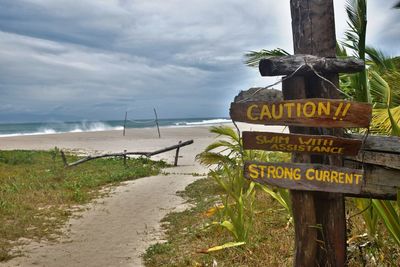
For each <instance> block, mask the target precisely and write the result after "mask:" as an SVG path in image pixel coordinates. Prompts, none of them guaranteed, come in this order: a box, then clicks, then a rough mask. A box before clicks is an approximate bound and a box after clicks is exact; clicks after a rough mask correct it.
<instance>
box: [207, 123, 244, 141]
mask: <svg viewBox="0 0 400 267" xmlns="http://www.w3.org/2000/svg"><path fill="white" fill-rule="evenodd" d="M210 132H211V133H215V134H217V135H218V136H225V137H230V138H231V139H232V140H234V141H235V142H239V136H238V134H237V133H236V131H235V130H233V129H232V128H231V127H229V126H212V127H211V128H210Z"/></svg>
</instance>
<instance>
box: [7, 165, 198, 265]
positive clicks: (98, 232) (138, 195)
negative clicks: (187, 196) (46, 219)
mask: <svg viewBox="0 0 400 267" xmlns="http://www.w3.org/2000/svg"><path fill="white" fill-rule="evenodd" d="M174 171H175V172H176V171H179V168H178V169H174ZM195 179H196V178H195V177H193V176H189V175H168V176H162V175H160V176H153V177H147V178H142V179H138V180H135V181H130V182H127V183H125V185H123V186H119V187H117V188H116V189H115V190H114V193H113V194H112V195H111V196H110V197H107V198H105V199H102V200H100V201H98V202H99V203H97V204H92V205H90V209H89V210H88V211H86V212H83V213H82V217H81V218H76V219H71V220H70V222H69V223H68V225H69V226H68V227H66V229H67V231H68V233H67V234H66V236H65V237H62V238H61V240H60V242H59V243H56V244H47V243H32V244H30V245H28V246H27V247H25V248H24V249H25V250H26V251H28V253H27V254H26V255H27V256H26V257H19V258H16V259H14V260H11V261H9V262H8V263H6V264H2V265H0V266H62V267H65V266H82V267H83V266H142V262H141V257H140V256H141V254H142V253H143V252H144V251H145V250H146V248H147V246H148V245H149V244H151V243H155V242H157V240H159V239H160V238H162V231H161V229H160V225H159V221H160V220H161V219H162V218H163V217H164V216H165V215H166V214H167V213H168V212H170V211H173V210H177V209H179V208H182V207H184V206H182V203H183V200H182V198H180V197H177V196H176V191H178V190H182V189H184V188H185V186H186V185H187V184H189V183H191V182H193V181H194V180H195Z"/></svg>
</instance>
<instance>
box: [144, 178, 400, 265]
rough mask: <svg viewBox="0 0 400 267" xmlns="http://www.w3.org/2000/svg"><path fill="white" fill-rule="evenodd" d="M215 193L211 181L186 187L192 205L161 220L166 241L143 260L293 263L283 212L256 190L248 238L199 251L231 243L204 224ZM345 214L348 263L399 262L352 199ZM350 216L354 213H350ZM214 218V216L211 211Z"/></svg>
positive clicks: (156, 262) (151, 262)
mask: <svg viewBox="0 0 400 267" xmlns="http://www.w3.org/2000/svg"><path fill="white" fill-rule="evenodd" d="M220 193H223V192H222V191H220V189H219V187H218V185H216V184H215V182H214V180H212V179H202V180H199V181H196V182H195V183H193V184H191V185H189V186H188V187H187V188H186V190H185V191H184V192H181V195H182V196H184V197H185V198H187V199H188V201H189V202H190V203H192V204H194V206H193V208H191V209H190V210H186V211H183V212H179V213H170V214H169V215H167V217H165V218H164V222H165V229H166V235H167V242H166V243H157V244H155V245H153V246H151V247H150V248H149V249H148V250H147V252H146V253H145V255H144V259H145V264H146V266H149V267H153V266H154V267H155V266H213V262H217V264H218V266H219V267H220V266H292V264H293V248H294V229H293V226H292V225H290V224H289V225H288V224H287V223H288V217H287V213H286V211H285V210H284V209H282V207H281V206H280V205H279V204H278V203H277V202H276V201H274V200H273V199H272V198H271V197H270V196H268V195H266V194H263V193H259V194H257V200H256V203H257V204H256V205H257V208H256V211H257V212H256V213H257V214H256V218H255V222H254V230H253V234H252V235H251V240H250V242H249V243H248V244H247V245H245V246H243V247H236V248H228V249H225V250H221V251H218V252H213V253H209V254H203V253H199V251H201V250H204V249H206V248H209V247H213V246H216V245H221V244H223V243H225V242H228V241H233V240H232V238H231V236H230V235H229V234H228V231H226V230H224V229H222V228H217V227H215V226H209V224H210V223H211V222H212V220H213V219H215V220H217V218H207V217H205V216H204V212H205V211H206V210H207V209H208V208H210V207H212V206H214V205H215V203H216V201H217V199H218V194H220ZM346 207H347V214H348V217H351V218H350V219H349V220H348V238H349V241H350V244H349V246H348V264H349V265H348V266H349V267H361V266H400V261H399V259H400V248H399V247H397V246H396V245H395V243H394V242H393V241H392V240H391V239H390V237H389V235H388V233H387V232H386V231H385V228H384V227H383V226H382V225H381V224H379V225H378V228H379V230H378V233H379V236H378V238H376V239H371V238H370V237H368V236H366V235H365V232H366V228H365V224H364V221H363V219H362V217H361V215H360V214H359V211H358V210H357V209H356V208H355V207H354V203H353V201H352V200H351V199H348V200H347V203H346ZM352 215H355V216H352ZM214 216H215V215H214Z"/></svg>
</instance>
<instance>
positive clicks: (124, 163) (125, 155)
mask: <svg viewBox="0 0 400 267" xmlns="http://www.w3.org/2000/svg"><path fill="white" fill-rule="evenodd" d="M124 166H125V167H126V149H125V150H124Z"/></svg>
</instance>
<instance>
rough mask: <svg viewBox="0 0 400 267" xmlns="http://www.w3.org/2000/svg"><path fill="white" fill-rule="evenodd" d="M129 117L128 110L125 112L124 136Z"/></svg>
mask: <svg viewBox="0 0 400 267" xmlns="http://www.w3.org/2000/svg"><path fill="white" fill-rule="evenodd" d="M127 118H128V111H126V112H125V120H124V131H123V133H122V135H123V136H125V129H126V119H127Z"/></svg>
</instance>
